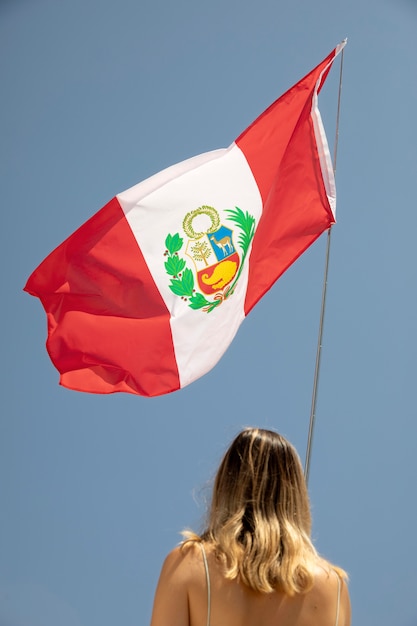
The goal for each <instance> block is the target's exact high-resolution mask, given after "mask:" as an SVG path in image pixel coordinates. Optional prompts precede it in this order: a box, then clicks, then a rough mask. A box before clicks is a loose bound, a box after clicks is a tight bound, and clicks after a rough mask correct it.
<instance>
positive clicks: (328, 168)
mask: <svg viewBox="0 0 417 626" xmlns="http://www.w3.org/2000/svg"><path fill="white" fill-rule="evenodd" d="M346 43H347V39H344V40H343V41H342V42H341V43H340V44H339V45H338V46H337V47H336V49H335V55H334V57H333V59H332V60H331V61H330V63H329V64H328V65H327V66H326V67H325V68H324V69H323V71H322V72H321V74H320V76H319V79H318V81H317V83H316V88H315V90H314V94H313V101H312V107H311V117H312V120H313V126H314V134H315V137H316V143H317V148H318V153H319V159H320V166H321V172H322V176H323V181H324V186H325V188H326V193H327V198H328V200H329V204H330V208H331V210H332V212H333V215H334V216H335V217H336V183H335V179H334V171H333V164H332V158H331V155H330V149H329V144H328V143H327V137H326V132H325V130H324V126H323V121H322V119H321V115H320V111H319V107H318V93H317V91H318V88H319V85H320V84H321V79H322V76H323V74H324V72H325V71H326V70H327V68H328V67H329V65H331V64H332V63H333V62H334V60H335V58H336V57H337V55H338V54H339V53H340V52H341V51H342V50H343V48H344V47H345V45H346Z"/></svg>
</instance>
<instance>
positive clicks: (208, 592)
mask: <svg viewBox="0 0 417 626" xmlns="http://www.w3.org/2000/svg"><path fill="white" fill-rule="evenodd" d="M200 546H201V552H202V554H203V561H204V569H205V570H206V582H207V626H210V610H211V589H210V574H209V568H208V563H207V557H206V551H205V549H204V545H203V543H202V542H200ZM336 626H337V622H336Z"/></svg>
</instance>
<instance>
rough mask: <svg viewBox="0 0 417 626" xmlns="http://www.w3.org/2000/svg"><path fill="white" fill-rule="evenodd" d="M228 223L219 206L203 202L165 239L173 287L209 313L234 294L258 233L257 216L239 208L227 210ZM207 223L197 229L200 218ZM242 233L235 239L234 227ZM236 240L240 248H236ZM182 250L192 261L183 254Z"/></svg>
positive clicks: (166, 267)
mask: <svg viewBox="0 0 417 626" xmlns="http://www.w3.org/2000/svg"><path fill="white" fill-rule="evenodd" d="M226 213H227V214H228V216H229V217H228V219H227V220H226V222H227V223H225V224H222V223H221V221H220V215H219V213H218V211H216V209H215V208H213V207H211V206H207V205H203V206H201V207H198V208H197V209H194V210H193V211H190V212H189V213H187V215H186V216H185V218H184V220H183V224H182V228H183V232H184V235H185V237H186V238H187V240H186V243H185V247H184V249H183V246H184V238H183V237H182V236H180V233H175V234H174V235H171V234H169V235H168V236H167V238H166V239H165V246H166V249H165V256H166V257H168V258H167V260H166V261H165V269H166V272H167V274H168V275H169V276H171V277H172V278H171V281H170V285H169V288H170V289H171V291H172V292H173V293H174V294H175V295H176V296H179V297H181V298H182V299H183V300H185V301H186V302H188V305H189V306H190V307H191V308H192V309H202V310H203V311H205V312H207V313H209V312H210V311H212V310H213V309H214V308H216V307H217V306H218V305H219V304H221V303H222V302H223V301H224V300H226V299H227V298H228V297H229V296H231V295H232V294H233V291H234V288H235V285H236V283H237V281H238V280H239V276H240V274H241V272H242V269H243V265H244V262H245V258H246V255H247V252H248V249H249V246H250V243H251V241H252V239H253V235H254V233H255V219H254V217H253V216H252V215H249V214H248V213H247V212H246V213H244V212H243V211H242V210H241V209H239V208H238V207H235V209H227V210H226ZM202 217H203V218H204V219H203V220H202V221H203V222H204V224H205V226H204V227H203V229H201V228H200V230H198V229H197V230H196V229H195V228H194V226H195V224H196V222H198V221H199V220H198V218H200V223H201V218H202ZM236 228H238V229H239V231H240V232H239V233H238V236H237V242H235V240H234V237H235V236H236V235H235V231H234V229H236ZM236 243H237V244H238V246H239V249H238V248H237V247H236ZM180 251H182V254H184V255H185V256H186V257H188V259H189V260H190V263H191V268H192V269H191V268H190V267H187V261H186V259H185V258H184V257H183V256H180V254H179V253H180Z"/></svg>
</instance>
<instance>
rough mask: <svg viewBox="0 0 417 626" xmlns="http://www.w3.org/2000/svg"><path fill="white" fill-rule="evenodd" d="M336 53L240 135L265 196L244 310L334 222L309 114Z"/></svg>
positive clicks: (243, 147)
mask: <svg viewBox="0 0 417 626" xmlns="http://www.w3.org/2000/svg"><path fill="white" fill-rule="evenodd" d="M334 56H335V51H333V52H332V53H331V54H330V55H329V56H328V57H327V58H326V59H324V61H322V63H320V64H319V65H318V66H317V67H316V68H315V69H314V70H312V71H311V72H310V73H309V74H307V76H305V77H304V78H303V79H302V80H301V81H299V82H298V83H297V84H296V85H294V87H292V88H291V89H289V90H288V91H287V92H286V93H285V94H284V95H283V96H281V97H280V98H279V99H278V100H276V101H275V102H274V103H273V104H272V105H271V106H270V107H269V108H268V109H267V110H266V111H264V113H262V115H260V117H258V118H257V119H256V120H255V122H253V124H252V125H251V126H249V128H248V129H247V130H246V131H244V132H243V133H242V135H240V137H239V138H238V139H237V140H236V143H237V145H238V146H239V148H240V149H241V150H242V152H243V153H244V155H245V157H246V159H247V161H248V163H249V166H250V168H251V170H252V173H253V175H254V177H255V180H256V182H257V185H258V187H259V190H260V193H261V197H262V201H263V213H262V217H261V220H260V223H259V225H258V228H257V231H256V234H255V238H254V242H253V246H252V252H251V256H250V262H249V279H248V287H247V294H246V301H245V314H248V313H249V311H250V310H251V309H252V307H253V306H254V305H255V304H256V303H257V302H258V300H259V299H260V298H261V297H262V296H263V295H264V293H265V292H266V291H268V289H270V288H271V287H272V285H273V284H274V282H275V281H276V280H277V279H278V278H279V277H280V276H281V274H282V273H283V272H285V270H286V269H287V268H288V267H289V266H290V265H291V264H292V263H293V262H294V261H295V260H296V259H297V258H298V257H299V256H300V255H301V254H302V253H303V252H304V251H305V250H306V249H307V248H308V247H309V246H310V245H311V244H312V243H313V242H314V241H315V240H316V239H317V237H319V236H320V234H321V233H322V232H323V231H324V230H326V229H327V228H328V227H329V226H330V225H331V224H332V223H334V218H333V214H332V211H331V208H330V205H329V202H328V199H327V195H326V190H325V186H324V182H323V177H322V173H321V167H320V161H319V157H318V152H317V145H316V140H315V136H314V128H313V123H312V119H311V116H310V112H311V103H312V97H313V94H314V89H315V86H316V83H317V81H318V79H319V77H320V74H321V73H322V72H323V70H324V69H325V68H326V66H327V65H328V64H329V62H330V61H331V60H332V59H333V58H334ZM325 76H327V72H326V73H325V74H324V77H325ZM322 82H323V81H322Z"/></svg>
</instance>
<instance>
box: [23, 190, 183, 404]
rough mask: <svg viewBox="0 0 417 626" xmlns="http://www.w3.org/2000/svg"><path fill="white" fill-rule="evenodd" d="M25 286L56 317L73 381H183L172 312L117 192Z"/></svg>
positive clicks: (134, 386)
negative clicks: (167, 306) (142, 251)
mask: <svg viewBox="0 0 417 626" xmlns="http://www.w3.org/2000/svg"><path fill="white" fill-rule="evenodd" d="M25 290H26V291H28V292H29V293H31V294H32V295H35V296H37V297H39V298H40V300H41V301H42V304H43V306H44V308H45V311H46V313H47V318H48V340H47V349H48V352H49V355H50V357H51V360H52V362H53V363H54V365H55V366H56V368H57V369H58V370H59V372H60V373H61V378H60V382H61V384H62V385H64V386H65V387H69V388H70V389H75V390H78V391H88V392H92V393H112V392H115V391H126V392H130V393H137V394H141V395H145V396H154V395H159V394H163V393H167V392H169V391H173V390H175V389H178V388H179V387H180V384H179V377H178V371H177V365H176V361H175V354H174V349H173V345H172V337H171V329H170V323H169V320H170V314H169V312H168V310H167V308H166V306H165V303H164V301H163V300H162V298H161V296H160V294H159V291H158V290H157V288H156V286H155V284H154V281H153V279H152V276H151V274H150V272H149V270H148V267H147V265H146V263H145V260H144V258H143V256H142V253H141V251H140V249H139V247H138V245H137V242H136V240H135V238H134V236H133V233H132V231H131V229H130V226H129V225H128V223H127V221H126V219H125V216H124V213H123V211H122V209H121V207H120V205H119V203H118V201H117V199H116V198H113V199H112V200H111V201H110V202H109V203H108V204H106V205H105V206H104V207H103V208H102V209H101V210H100V211H99V212H98V213H96V214H95V215H94V216H93V217H92V218H91V219H90V220H88V221H87V222H86V223H85V224H84V225H83V226H81V227H80V228H79V229H78V230H77V231H76V232H75V233H74V234H73V235H71V236H70V237H69V238H68V239H67V240H66V241H64V242H63V243H62V244H61V245H60V246H59V247H58V248H56V249H55V250H54V251H53V252H52V253H51V254H50V255H49V256H48V257H47V258H46V259H45V260H44V261H43V263H41V265H40V266H39V267H38V268H37V269H36V270H35V271H34V272H33V274H32V275H31V277H30V278H29V280H28V282H27V285H26V287H25Z"/></svg>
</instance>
